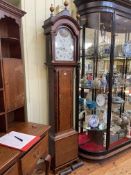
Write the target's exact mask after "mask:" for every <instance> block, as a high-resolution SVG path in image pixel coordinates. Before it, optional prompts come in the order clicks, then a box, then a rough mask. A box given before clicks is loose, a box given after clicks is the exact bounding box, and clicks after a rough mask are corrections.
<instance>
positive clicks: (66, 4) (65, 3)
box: [64, 0, 69, 9]
mask: <svg viewBox="0 0 131 175" xmlns="http://www.w3.org/2000/svg"><path fill="white" fill-rule="evenodd" d="M68 5H69V3H68V1H67V0H65V2H64V6H65V9H67V6H68Z"/></svg>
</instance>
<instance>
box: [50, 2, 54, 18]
mask: <svg viewBox="0 0 131 175" xmlns="http://www.w3.org/2000/svg"><path fill="white" fill-rule="evenodd" d="M54 10H55V8H54V6H53V4H51V7H50V11H51V16H53V12H54Z"/></svg>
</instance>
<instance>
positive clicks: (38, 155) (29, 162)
mask: <svg viewBox="0 0 131 175" xmlns="http://www.w3.org/2000/svg"><path fill="white" fill-rule="evenodd" d="M49 128H50V126H45V125H41V124H35V123H25V122H15V123H13V125H12V126H11V127H10V129H9V132H10V131H17V132H22V133H25V134H31V135H36V136H40V140H39V141H37V142H36V143H35V144H34V145H33V146H32V147H31V148H30V149H29V150H27V151H25V152H22V151H19V150H16V149H12V148H8V147H5V146H0V175H1V174H3V175H31V174H32V172H33V170H34V168H35V167H36V164H37V162H38V160H39V159H44V160H45V165H46V166H45V167H46V168H45V174H46V175H48V174H49V168H50V160H51V158H50V155H49V154H48V131H49ZM0 135H3V133H1V134H0Z"/></svg>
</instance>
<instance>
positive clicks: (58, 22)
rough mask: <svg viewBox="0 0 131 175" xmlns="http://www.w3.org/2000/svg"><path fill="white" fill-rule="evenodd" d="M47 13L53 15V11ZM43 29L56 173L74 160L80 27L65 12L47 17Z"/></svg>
mask: <svg viewBox="0 0 131 175" xmlns="http://www.w3.org/2000/svg"><path fill="white" fill-rule="evenodd" d="M65 6H67V4H66V3H65ZM50 10H51V11H52V12H53V10H54V9H53V7H51V9H50ZM43 27H44V31H45V35H46V57H47V59H46V64H47V66H48V80H49V81H48V82H49V123H50V125H51V127H52V128H51V130H50V135H49V138H50V139H49V144H50V147H49V149H50V153H51V155H52V163H51V167H52V169H53V170H54V171H58V170H59V169H61V168H62V167H64V166H67V165H70V164H71V163H73V162H74V161H76V160H78V134H77V132H76V131H75V130H74V127H73V126H74V124H73V117H75V109H74V106H75V96H74V94H75V93H74V89H75V85H76V81H75V77H76V75H75V74H76V68H77V66H78V58H79V57H78V55H79V53H78V50H79V44H78V43H79V31H80V27H79V25H78V23H77V21H76V20H74V19H73V18H72V17H71V16H70V14H69V12H68V10H67V8H65V10H63V11H62V12H60V13H59V14H57V15H56V16H53V15H52V14H51V17H50V18H49V19H47V20H46V21H45V22H44V26H43ZM67 43H68V45H67ZM59 53H60V54H59Z"/></svg>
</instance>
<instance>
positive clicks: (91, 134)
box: [79, 13, 112, 152]
mask: <svg viewBox="0 0 131 175" xmlns="http://www.w3.org/2000/svg"><path fill="white" fill-rule="evenodd" d="M84 19H86V20H84ZM105 19H106V20H105ZM81 23H82V26H83V29H82V32H81V54H80V63H81V69H80V88H79V91H80V96H79V126H80V127H79V132H80V134H79V146H80V149H82V150H84V151H88V152H102V151H105V150H106V149H107V146H108V143H107V141H109V139H107V131H108V129H107V127H108V128H109V127H110V126H108V125H107V122H108V120H107V118H108V117H109V116H108V115H109V112H108V110H109V109H108V107H109V106H108V104H109V102H108V100H109V99H108V94H109V73H110V70H111V66H110V63H111V56H112V55H111V54H110V52H111V40H112V14H111V13H92V14H89V15H88V16H86V18H82V19H81ZM81 128H82V129H81Z"/></svg>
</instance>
